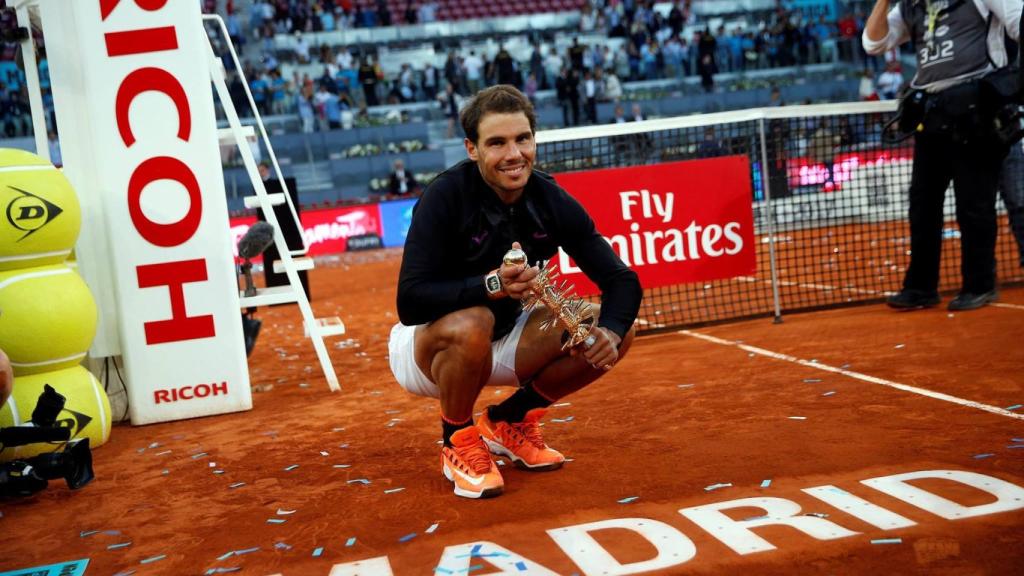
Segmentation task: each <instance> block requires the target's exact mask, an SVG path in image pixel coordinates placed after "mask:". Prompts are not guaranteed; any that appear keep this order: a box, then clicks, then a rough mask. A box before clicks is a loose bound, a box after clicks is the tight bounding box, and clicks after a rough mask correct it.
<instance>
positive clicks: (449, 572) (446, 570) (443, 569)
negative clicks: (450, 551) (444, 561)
mask: <svg viewBox="0 0 1024 576" xmlns="http://www.w3.org/2000/svg"><path fill="white" fill-rule="evenodd" d="M434 572H440V573H441V574H451V573H452V571H451V570H449V569H447V568H441V567H440V566H438V567H437V568H434Z"/></svg>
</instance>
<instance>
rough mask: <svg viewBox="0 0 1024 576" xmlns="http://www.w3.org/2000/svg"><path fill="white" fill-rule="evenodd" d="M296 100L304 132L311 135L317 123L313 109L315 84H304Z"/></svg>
mask: <svg viewBox="0 0 1024 576" xmlns="http://www.w3.org/2000/svg"><path fill="white" fill-rule="evenodd" d="M295 100H296V105H297V107H298V111H299V121H300V122H301V123H302V131H303V132H304V133H306V134H309V133H310V132H312V131H313V126H314V125H315V122H316V113H315V110H314V107H313V84H312V83H309V84H303V85H302V88H300V89H299V92H298V94H297V95H296V97H295Z"/></svg>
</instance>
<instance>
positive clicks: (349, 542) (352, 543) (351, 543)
mask: <svg viewBox="0 0 1024 576" xmlns="http://www.w3.org/2000/svg"><path fill="white" fill-rule="evenodd" d="M355 544H356V537H355V536H353V537H351V538H349V539H348V540H347V541H346V542H345V546H346V547H348V546H355Z"/></svg>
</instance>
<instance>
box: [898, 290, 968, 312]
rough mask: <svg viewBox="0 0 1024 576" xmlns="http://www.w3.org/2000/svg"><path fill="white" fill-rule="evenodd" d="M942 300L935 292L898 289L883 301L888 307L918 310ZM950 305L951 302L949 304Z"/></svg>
mask: <svg viewBox="0 0 1024 576" xmlns="http://www.w3.org/2000/svg"><path fill="white" fill-rule="evenodd" d="M941 301H942V300H941V299H940V298H939V295H938V294H936V293H935V292H922V291H920V290H908V289H904V290H900V291H899V293H897V294H893V295H892V296H889V297H888V298H887V299H886V300H885V303H886V304H888V306H889V308H895V309H897V310H919V309H921V308H931V307H932V306H937V305H938V304H939V302H941ZM950 306H952V304H950Z"/></svg>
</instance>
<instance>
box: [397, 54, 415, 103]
mask: <svg viewBox="0 0 1024 576" xmlns="http://www.w3.org/2000/svg"><path fill="white" fill-rule="evenodd" d="M398 97H399V99H400V100H401V101H402V102H412V101H413V100H414V99H415V97H416V79H415V78H414V77H413V72H412V66H411V65H410V64H409V63H408V62H403V63H402V70H401V72H399V73H398Z"/></svg>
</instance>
